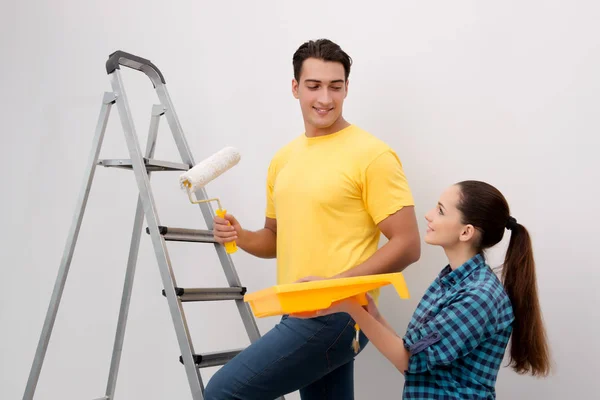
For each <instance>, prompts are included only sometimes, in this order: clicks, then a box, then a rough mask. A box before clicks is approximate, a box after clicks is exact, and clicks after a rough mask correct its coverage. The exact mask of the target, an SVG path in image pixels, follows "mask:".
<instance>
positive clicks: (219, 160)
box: [179, 147, 240, 192]
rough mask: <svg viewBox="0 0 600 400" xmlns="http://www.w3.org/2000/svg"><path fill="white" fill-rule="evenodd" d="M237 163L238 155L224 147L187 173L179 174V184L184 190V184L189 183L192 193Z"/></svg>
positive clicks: (229, 148)
mask: <svg viewBox="0 0 600 400" xmlns="http://www.w3.org/2000/svg"><path fill="white" fill-rule="evenodd" d="M239 161H240V153H239V152H238V151H237V150H236V149H235V148H233V147H225V148H224V149H222V150H220V151H218V152H217V153H215V154H213V155H212V156H210V157H208V158H207V159H205V160H203V161H202V162H200V163H199V164H197V165H196V166H194V167H193V168H192V169H190V170H189V171H186V172H184V173H183V174H181V175H180V176H179V184H180V185H181V188H182V189H184V190H185V189H186V187H185V182H189V183H190V184H191V185H192V188H191V191H192V192H194V191H196V190H198V189H200V188H202V187H204V186H205V185H206V184H207V183H209V182H210V181H212V180H213V179H215V178H217V177H218V176H219V175H221V174H222V173H223V172H225V171H227V170H228V169H229V168H231V167H233V166H234V165H236V164H237V163H238V162H239Z"/></svg>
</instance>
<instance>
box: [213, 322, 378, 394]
mask: <svg viewBox="0 0 600 400" xmlns="http://www.w3.org/2000/svg"><path fill="white" fill-rule="evenodd" d="M355 332H356V331H355V329H354V320H352V318H350V316H349V315H348V314H346V313H338V314H333V315H326V316H324V317H319V318H312V319H298V318H293V317H288V316H285V315H284V316H283V317H282V318H281V321H280V322H279V323H278V324H277V325H275V327H274V328H273V329H271V330H270V331H269V332H267V334H265V335H264V336H262V337H261V338H260V339H259V340H257V341H256V342H254V343H252V344H251V345H250V346H248V348H246V349H245V350H244V351H243V352H241V353H240V354H238V355H237V356H236V357H235V358H233V359H232V360H231V361H229V362H228V363H227V364H226V365H224V366H223V367H221V369H219V370H218V371H217V372H216V374H215V375H213V377H212V378H211V379H210V381H209V382H208V385H207V386H206V390H205V393H204V398H205V399H206V400H259V399H260V400H272V399H276V398H277V397H279V396H281V395H285V394H287V393H291V392H294V391H296V390H299V391H300V396H301V398H302V400H316V399H335V400H352V399H354V357H355V356H356V354H354V349H353V348H352V339H353V338H354V337H355ZM359 343H360V351H362V349H364V347H365V346H366V345H367V343H368V339H367V338H366V337H365V336H364V335H363V334H362V332H361V333H360V337H359ZM360 351H359V353H360Z"/></svg>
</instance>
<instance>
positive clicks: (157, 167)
mask: <svg viewBox="0 0 600 400" xmlns="http://www.w3.org/2000/svg"><path fill="white" fill-rule="evenodd" d="M98 165H102V166H104V167H114V168H123V169H133V166H132V163H131V159H106V160H99V161H98ZM144 165H145V166H146V170H147V171H151V172H156V171H187V170H189V169H190V166H189V165H187V164H181V163H174V162H170V161H160V160H152V159H149V158H144Z"/></svg>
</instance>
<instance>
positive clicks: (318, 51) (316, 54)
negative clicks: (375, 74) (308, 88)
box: [292, 39, 352, 81]
mask: <svg viewBox="0 0 600 400" xmlns="http://www.w3.org/2000/svg"><path fill="white" fill-rule="evenodd" d="M308 58H317V59H319V60H323V61H330V62H339V63H341V64H342V65H343V66H344V71H345V72H346V80H348V76H350V66H351V65H352V58H350V56H349V55H348V54H346V52H345V51H344V50H342V48H341V47H340V46H339V45H338V44H336V43H334V42H332V41H331V40H329V39H319V40H310V41H308V42H305V43H303V44H302V45H301V46H300V47H298V50H296V52H295V53H294V57H293V58H292V63H293V65H294V78H296V80H297V81H300V73H301V72H302V65H303V63H304V60H306V59H308Z"/></svg>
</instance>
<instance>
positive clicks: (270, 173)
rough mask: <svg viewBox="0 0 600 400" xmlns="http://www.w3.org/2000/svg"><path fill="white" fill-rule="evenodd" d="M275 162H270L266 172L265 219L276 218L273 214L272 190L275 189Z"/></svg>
mask: <svg viewBox="0 0 600 400" xmlns="http://www.w3.org/2000/svg"><path fill="white" fill-rule="evenodd" d="M275 176H276V173H275V161H274V160H272V161H271V163H270V164H269V168H268V170H267V184H266V192H267V193H266V194H267V206H266V211H265V215H266V216H267V218H273V219H275V218H276V213H275V200H274V198H273V190H274V187H275Z"/></svg>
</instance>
